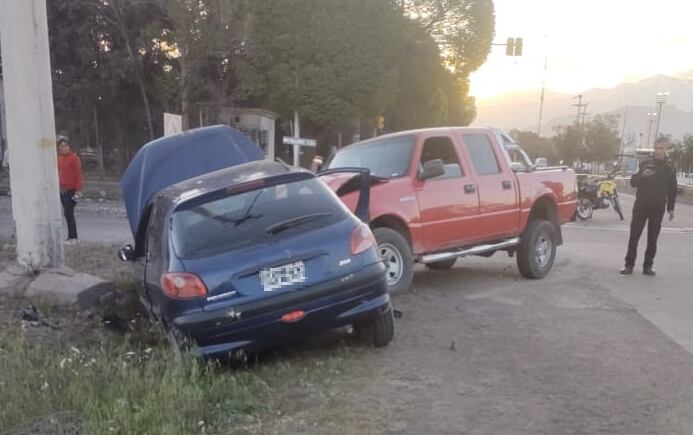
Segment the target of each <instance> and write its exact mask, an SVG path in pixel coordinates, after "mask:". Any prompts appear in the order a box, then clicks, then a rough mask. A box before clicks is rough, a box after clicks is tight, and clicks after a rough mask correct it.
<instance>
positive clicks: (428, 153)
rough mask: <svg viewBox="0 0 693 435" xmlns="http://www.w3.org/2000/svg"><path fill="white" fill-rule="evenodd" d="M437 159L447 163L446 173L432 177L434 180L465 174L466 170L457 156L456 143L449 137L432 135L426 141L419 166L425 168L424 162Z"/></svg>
mask: <svg viewBox="0 0 693 435" xmlns="http://www.w3.org/2000/svg"><path fill="white" fill-rule="evenodd" d="M435 159H440V160H442V161H443V164H444V165H445V174H443V175H441V176H439V177H436V178H432V180H441V179H444V178H459V177H463V176H464V171H463V170H462V166H461V165H460V159H459V158H458V157H457V151H455V145H454V144H453V143H452V140H450V138H449V137H431V138H428V139H426V141H425V142H424V145H423V150H422V151H421V162H420V163H419V165H420V166H419V167H420V168H423V164H424V163H426V162H428V161H429V160H435Z"/></svg>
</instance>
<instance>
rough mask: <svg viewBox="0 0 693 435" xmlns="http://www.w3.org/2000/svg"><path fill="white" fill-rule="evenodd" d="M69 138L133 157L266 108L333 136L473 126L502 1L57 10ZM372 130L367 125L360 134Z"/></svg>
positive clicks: (62, 108) (321, 1)
mask: <svg viewBox="0 0 693 435" xmlns="http://www.w3.org/2000/svg"><path fill="white" fill-rule="evenodd" d="M47 4H48V12H49V29H50V43H51V56H52V66H53V71H54V93H55V99H56V109H57V110H56V113H57V120H58V123H57V125H58V129H59V130H60V131H63V132H65V133H67V134H69V135H70V136H71V137H72V138H73V142H75V144H76V145H78V146H79V145H92V146H93V145H94V143H95V141H96V139H95V127H96V122H95V118H98V124H99V130H100V141H101V142H102V143H103V144H104V145H105V147H106V151H107V152H108V150H109V149H111V148H115V147H118V148H120V149H121V150H125V151H126V154H128V155H131V154H132V152H134V151H135V150H136V148H137V147H138V146H139V145H141V144H142V143H144V142H146V141H148V140H150V139H151V138H153V137H157V136H159V135H161V133H162V112H164V111H168V112H175V113H182V114H183V115H184V124H185V125H190V124H192V126H194V125H197V124H196V122H197V121H196V118H197V117H195V116H190V115H191V114H193V113H196V112H197V110H198V109H204V111H205V112H206V113H207V114H209V120H210V121H211V122H214V119H215V111H216V110H217V109H218V108H220V107H224V106H244V105H245V106H255V107H257V106H262V107H264V108H267V109H270V110H274V111H276V112H279V113H280V114H281V115H282V116H283V117H285V119H290V115H291V114H292V112H293V110H294V109H297V110H298V111H299V112H300V114H301V117H302V119H303V120H304V121H305V123H304V127H305V128H307V129H308V130H309V133H311V132H312V133H314V135H315V136H316V137H325V135H326V134H328V133H327V132H330V131H332V129H333V128H334V127H335V126H338V125H344V124H345V123H347V124H349V123H351V124H353V122H354V121H357V120H372V119H373V118H374V117H375V116H376V115H385V118H386V121H385V123H386V128H387V129H388V130H400V129H406V128H415V127H426V126H436V125H466V124H468V123H470V122H471V121H472V120H473V118H474V116H475V107H474V101H473V99H472V98H470V97H469V96H468V91H469V82H468V78H469V74H470V73H471V72H472V71H474V70H475V69H477V68H478V67H479V66H480V65H481V64H482V63H483V62H484V60H485V58H486V55H487V54H488V52H489V49H490V42H491V39H492V37H493V26H494V16H493V3H492V1H491V0H380V1H374V0H349V1H343V0H263V1H253V0H74V1H69V2H66V1H62V0H48V2H47ZM362 124H363V123H362Z"/></svg>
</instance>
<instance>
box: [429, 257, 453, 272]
mask: <svg viewBox="0 0 693 435" xmlns="http://www.w3.org/2000/svg"><path fill="white" fill-rule="evenodd" d="M456 262H457V258H451V259H450V260H443V261H436V262H433V263H426V267H427V268H429V269H431V270H448V269H452V266H454V265H455V263H456Z"/></svg>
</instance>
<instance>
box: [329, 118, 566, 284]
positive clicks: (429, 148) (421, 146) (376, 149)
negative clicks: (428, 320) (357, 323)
mask: <svg viewBox="0 0 693 435" xmlns="http://www.w3.org/2000/svg"><path fill="white" fill-rule="evenodd" d="M350 167H351V168H353V167H357V168H368V169H369V170H370V172H371V175H372V177H371V180H372V187H371V197H370V222H371V228H372V229H373V232H374V234H375V237H376V240H377V241H378V245H379V251H380V254H381V256H382V257H383V258H384V260H385V262H386V265H387V266H388V286H389V290H390V292H391V293H396V292H398V291H401V290H403V289H406V288H408V287H409V286H410V285H411V282H412V279H413V271H414V264H415V263H422V264H425V265H426V266H427V267H429V268H431V269H449V268H451V267H452V266H453V265H454V264H455V262H456V260H457V258H459V257H463V256H466V255H482V256H491V255H492V254H493V253H494V252H496V251H501V250H502V251H507V252H508V253H509V255H510V256H513V255H515V254H517V264H518V268H519V270H520V273H521V274H522V275H523V276H525V277H527V278H535V279H536V278H542V277H544V276H545V275H546V274H547V273H548V272H549V271H550V270H551V267H552V266H553V262H554V259H555V256H556V247H557V246H558V245H560V244H561V243H562V237H561V225H562V224H563V223H565V222H568V221H570V220H571V218H572V216H573V214H574V213H575V209H576V205H577V185H576V178H575V173H574V172H573V171H572V170H571V169H568V168H567V167H546V168H535V167H534V165H533V164H532V163H531V161H530V160H529V158H528V157H527V155H526V154H525V153H524V151H522V149H521V148H520V146H519V145H517V144H516V143H515V142H514V141H513V140H512V138H510V136H508V135H507V134H506V133H504V132H502V131H500V130H498V129H495V128H471V127H452V128H432V129H422V130H413V131H404V132H399V133H395V134H390V135H386V136H380V137H377V138H374V139H370V140H367V141H363V142H359V143H356V144H353V145H350V146H348V147H345V148H342V149H340V150H339V151H338V152H337V153H335V155H334V156H332V158H331V159H330V160H329V162H328V163H327V164H326V165H325V167H324V168H325V169H328V170H330V169H337V168H350ZM322 179H323V181H325V182H326V183H327V184H328V185H329V186H330V187H331V188H332V190H334V191H335V192H336V193H337V195H338V196H340V197H341V199H342V201H344V202H345V204H346V205H347V206H349V207H351V208H352V209H354V207H355V204H356V201H357V197H358V192H357V190H358V183H357V182H355V181H354V180H355V179H353V178H350V177H349V176H348V175H344V174H332V175H324V176H323V177H322Z"/></svg>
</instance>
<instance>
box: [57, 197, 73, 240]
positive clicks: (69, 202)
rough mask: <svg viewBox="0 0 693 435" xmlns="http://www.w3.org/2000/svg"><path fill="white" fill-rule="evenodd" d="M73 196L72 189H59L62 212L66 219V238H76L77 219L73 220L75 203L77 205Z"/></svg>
mask: <svg viewBox="0 0 693 435" xmlns="http://www.w3.org/2000/svg"><path fill="white" fill-rule="evenodd" d="M74 196H75V191H74V190H61V191H60V202H61V203H62V205H63V213H64V214H65V220H66V221H67V238H68V240H69V239H76V238H77V221H75V205H77V201H75V200H74V199H73V197H74Z"/></svg>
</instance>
